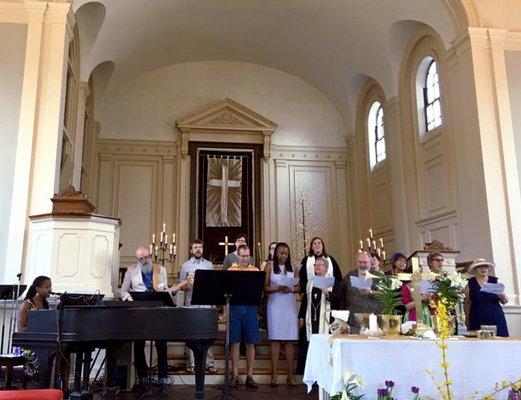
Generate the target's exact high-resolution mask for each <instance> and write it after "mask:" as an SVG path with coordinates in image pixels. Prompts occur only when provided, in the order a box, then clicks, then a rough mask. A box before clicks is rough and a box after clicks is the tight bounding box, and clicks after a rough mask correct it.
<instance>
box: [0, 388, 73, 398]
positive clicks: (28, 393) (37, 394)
mask: <svg viewBox="0 0 521 400" xmlns="http://www.w3.org/2000/svg"><path fill="white" fill-rule="evenodd" d="M0 400H63V392H62V391H61V390H57V389H34V390H33V389H31V390H1V391H0Z"/></svg>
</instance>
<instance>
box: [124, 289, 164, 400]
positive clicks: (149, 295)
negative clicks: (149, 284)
mask: <svg viewBox="0 0 521 400" xmlns="http://www.w3.org/2000/svg"><path fill="white" fill-rule="evenodd" d="M130 295H131V296H132V299H133V300H137V301H150V302H154V303H156V304H157V302H161V303H162V304H163V305H165V306H172V307H173V306H174V300H173V299H172V296H171V295H170V293H169V292H155V291H150V292H130ZM153 344H154V341H153V340H150V353H149V355H150V366H149V368H148V381H147V391H146V393H143V394H142V395H141V396H139V400H141V399H144V398H145V397H148V396H152V395H153V393H152V347H153V346H152V345H153ZM158 358H159V356H158Z"/></svg>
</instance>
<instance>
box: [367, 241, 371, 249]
mask: <svg viewBox="0 0 521 400" xmlns="http://www.w3.org/2000/svg"><path fill="white" fill-rule="evenodd" d="M366 240H367V248H368V249H369V250H371V239H369V238H367V239H366Z"/></svg>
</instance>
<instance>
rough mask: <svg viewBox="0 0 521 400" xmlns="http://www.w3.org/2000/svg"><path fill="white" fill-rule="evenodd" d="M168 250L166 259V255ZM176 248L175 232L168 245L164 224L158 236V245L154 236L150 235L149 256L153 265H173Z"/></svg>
mask: <svg viewBox="0 0 521 400" xmlns="http://www.w3.org/2000/svg"><path fill="white" fill-rule="evenodd" d="M167 250H168V257H166V256H165V255H166V253H167ZM176 253H177V247H176V244H175V232H174V233H172V242H171V243H170V244H169V243H168V234H167V233H166V224H165V223H164V222H163V229H162V230H161V232H160V234H159V243H156V234H155V233H154V234H152V243H151V244H150V256H151V257H152V260H153V262H154V263H156V264H159V265H161V266H162V267H164V266H165V263H169V264H173V263H174V261H175V258H176Z"/></svg>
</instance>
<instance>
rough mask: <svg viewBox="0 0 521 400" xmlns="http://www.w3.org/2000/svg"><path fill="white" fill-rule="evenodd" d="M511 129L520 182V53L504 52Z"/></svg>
mask: <svg viewBox="0 0 521 400" xmlns="http://www.w3.org/2000/svg"><path fill="white" fill-rule="evenodd" d="M505 62H506V67H507V79H508V91H509V97H510V109H511V110H512V112H511V114H512V128H513V130H514V139H515V144H516V156H517V168H518V175H519V178H520V180H521V112H519V110H521V74H520V73H519V71H521V52H520V51H505Z"/></svg>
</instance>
